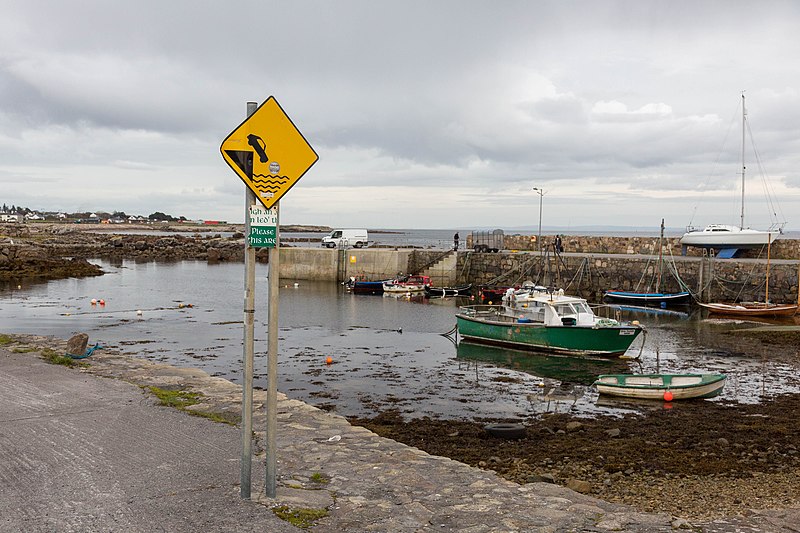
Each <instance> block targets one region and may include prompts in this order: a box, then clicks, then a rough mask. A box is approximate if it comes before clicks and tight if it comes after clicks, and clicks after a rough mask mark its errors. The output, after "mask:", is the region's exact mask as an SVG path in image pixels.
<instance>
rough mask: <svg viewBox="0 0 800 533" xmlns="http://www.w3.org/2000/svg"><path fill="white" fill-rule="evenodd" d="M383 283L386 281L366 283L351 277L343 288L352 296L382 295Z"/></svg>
mask: <svg viewBox="0 0 800 533" xmlns="http://www.w3.org/2000/svg"><path fill="white" fill-rule="evenodd" d="M385 282H386V280H380V281H367V280H359V279H355V278H352V277H351V278H350V279H349V280H347V282H346V283H345V287H347V288H348V289H349V290H350V291H351V292H352V293H354V294H383V284H384V283H385Z"/></svg>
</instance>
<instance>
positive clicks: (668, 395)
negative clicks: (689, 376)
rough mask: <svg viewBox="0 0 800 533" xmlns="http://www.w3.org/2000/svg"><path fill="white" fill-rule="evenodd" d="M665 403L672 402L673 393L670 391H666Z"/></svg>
mask: <svg viewBox="0 0 800 533" xmlns="http://www.w3.org/2000/svg"><path fill="white" fill-rule="evenodd" d="M664 401H665V402H671V401H672V393H671V392H670V391H664Z"/></svg>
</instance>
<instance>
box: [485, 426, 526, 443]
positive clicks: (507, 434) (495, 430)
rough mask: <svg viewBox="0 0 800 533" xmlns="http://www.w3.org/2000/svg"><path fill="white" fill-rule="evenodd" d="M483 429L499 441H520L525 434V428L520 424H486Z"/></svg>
mask: <svg viewBox="0 0 800 533" xmlns="http://www.w3.org/2000/svg"><path fill="white" fill-rule="evenodd" d="M483 429H485V430H486V432H487V433H489V435H491V436H492V437H497V438H500V439H522V438H524V437H525V435H526V434H527V428H526V427H525V426H524V425H522V424H511V423H505V424H488V425H486V426H484V427H483Z"/></svg>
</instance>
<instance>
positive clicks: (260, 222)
mask: <svg viewBox="0 0 800 533" xmlns="http://www.w3.org/2000/svg"><path fill="white" fill-rule="evenodd" d="M277 236H278V210H277V209H276V208H274V207H273V208H271V209H267V208H266V207H262V206H260V205H251V206H250V235H249V236H248V240H247V242H248V244H249V245H250V246H252V247H253V248H275V241H276V240H277Z"/></svg>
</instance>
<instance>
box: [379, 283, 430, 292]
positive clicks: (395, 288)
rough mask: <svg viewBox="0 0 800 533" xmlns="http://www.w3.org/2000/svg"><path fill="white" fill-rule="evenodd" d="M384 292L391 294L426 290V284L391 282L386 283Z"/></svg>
mask: <svg viewBox="0 0 800 533" xmlns="http://www.w3.org/2000/svg"><path fill="white" fill-rule="evenodd" d="M383 292H385V293H389V294H408V293H414V292H425V285H395V284H391V283H384V284H383Z"/></svg>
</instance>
